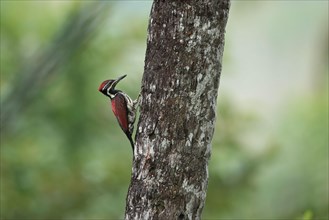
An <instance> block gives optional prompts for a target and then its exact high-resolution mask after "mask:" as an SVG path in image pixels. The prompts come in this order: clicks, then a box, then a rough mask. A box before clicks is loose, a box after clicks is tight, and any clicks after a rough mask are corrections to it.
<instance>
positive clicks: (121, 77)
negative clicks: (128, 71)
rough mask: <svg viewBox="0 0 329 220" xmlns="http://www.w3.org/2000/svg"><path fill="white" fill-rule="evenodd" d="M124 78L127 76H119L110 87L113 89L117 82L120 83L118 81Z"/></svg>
mask: <svg viewBox="0 0 329 220" xmlns="http://www.w3.org/2000/svg"><path fill="white" fill-rule="evenodd" d="M126 76H127V75H123V76H120V77H119V78H117V79H116V80H115V81H114V83H113V85H112V87H113V88H115V86H116V85H117V84H118V82H120V80H122V79H123V78H125V77H126Z"/></svg>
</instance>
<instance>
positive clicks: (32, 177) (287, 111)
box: [0, 1, 328, 219]
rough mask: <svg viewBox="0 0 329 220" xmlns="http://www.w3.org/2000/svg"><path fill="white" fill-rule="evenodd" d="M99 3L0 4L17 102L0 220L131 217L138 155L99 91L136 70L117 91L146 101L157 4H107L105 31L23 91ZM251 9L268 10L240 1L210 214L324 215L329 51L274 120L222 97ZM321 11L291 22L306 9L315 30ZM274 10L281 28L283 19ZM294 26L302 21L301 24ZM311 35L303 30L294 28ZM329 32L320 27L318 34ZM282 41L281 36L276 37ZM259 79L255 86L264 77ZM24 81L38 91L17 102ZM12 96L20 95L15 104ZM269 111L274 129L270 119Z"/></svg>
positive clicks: (5, 143)
mask: <svg viewBox="0 0 329 220" xmlns="http://www.w3.org/2000/svg"><path fill="white" fill-rule="evenodd" d="M97 4H100V3H98V2H85V1H82V2H78V1H48V2H46V1H26V2H25V1H1V21H0V23H1V35H0V36H1V51H0V54H1V57H0V62H1V69H0V71H1V82H0V85H1V104H2V106H1V108H2V109H3V108H6V106H4V105H9V104H10V105H12V106H14V107H15V106H19V108H18V109H15V108H14V107H13V109H15V114H13V116H14V117H13V118H12V119H11V123H9V124H8V125H6V126H5V127H3V129H2V130H1V197H0V198H1V213H0V214H1V216H0V217H1V219H18V218H20V219H24V218H30V219H37V218H38V219H72V218H74V219H93V218H95V219H122V218H123V216H124V210H125V197H126V193H127V189H128V186H129V181H130V172H131V160H132V155H131V149H130V147H129V142H128V141H127V140H126V138H125V136H124V134H123V133H122V132H121V130H120V128H119V127H118V125H117V123H116V120H115V118H114V117H113V115H112V113H111V109H110V106H109V104H108V103H107V102H108V100H107V99H106V98H105V97H103V95H101V94H100V93H99V92H98V91H97V88H98V85H99V83H100V82H102V81H103V80H105V79H108V78H113V77H117V76H119V75H122V74H128V77H127V78H126V79H125V81H124V83H122V84H121V85H119V86H120V88H121V89H124V90H125V91H127V93H128V94H130V95H131V96H132V97H136V96H137V94H138V89H139V88H140V81H141V77H142V72H143V63H144V62H143V61H144V55H145V47H146V34H147V22H148V15H149V11H150V7H151V2H150V1H136V2H132V1H127V2H115V1H110V2H107V3H106V4H105V5H106V6H105V5H102V7H104V8H103V10H105V11H106V15H107V16H104V17H103V20H101V22H99V20H98V23H97V28H96V29H95V30H94V31H93V32H92V33H89V34H90V35H88V37H87V39H86V40H84V41H83V43H81V45H80V46H79V47H78V48H77V49H76V51H75V53H72V54H70V55H69V56H68V57H67V58H65V62H64V61H63V62H61V63H60V64H61V65H57V66H55V67H54V69H52V74H49V75H47V77H44V78H41V79H42V80H40V83H33V82H34V81H33V80H32V81H29V83H28V84H27V85H26V84H24V82H25V81H24V79H26V78H27V77H28V76H26V75H27V72H26V70H27V69H29V67H30V65H32V64H33V65H37V64H38V63H40V62H42V59H40V57H42V55H43V54H46V53H47V51H49V50H50V49H49V48H52V49H53V50H56V47H52V46H53V44H54V42H56V39H58V36H64V39H65V35H63V34H65V33H66V32H65V30H66V29H65V27H67V26H68V24H69V23H70V22H71V21H72V20H73V18H74V17H75V16H77V14H79V13H80V15H81V16H83V13H87V12H88V10H85V9H86V8H87V9H88V8H89V7H95V5H97ZM289 4H290V3H289ZM323 4H325V3H323ZM250 5H253V6H254V7H261V8H262V9H263V10H265V9H266V8H267V7H268V5H267V3H261V2H254V3H253V4H247V5H246V4H245V3H242V2H241V3H240V2H239V1H237V2H234V4H233V5H232V10H231V14H230V21H229V24H228V31H227V39H226V44H227V45H226V49H225V57H224V65H223V66H224V70H223V75H222V82H221V84H222V85H223V88H222V87H221V89H220V95H219V100H218V103H219V107H218V120H217V125H216V131H215V134H214V139H213V151H212V158H211V161H210V164H209V176H210V179H209V187H208V194H207V201H206V206H205V209H204V213H203V218H204V219H219V218H223V219H233V218H234V219H243V218H249V219H253V218H257V219H262V218H270V219H280V218H284V219H327V218H328V93H327V92H328V63H327V59H325V58H323V56H324V57H326V56H328V55H327V54H328V50H327V49H326V50H325V51H324V52H323V51H322V49H323V45H322V44H319V45H318V46H319V47H318V48H316V49H315V52H314V51H313V52H314V53H315V54H316V55H315V59H314V61H313V62H314V66H316V68H312V70H310V72H311V74H310V77H309V79H308V83H307V84H306V87H305V86H304V87H302V89H300V90H299V92H298V93H297V94H296V93H294V92H292V93H291V94H290V93H289V94H285V99H284V100H283V101H282V102H281V103H280V105H278V106H279V107H278V110H276V111H275V114H273V111H272V112H271V111H268V110H266V111H265V110H264V112H265V113H264V112H263V113H260V112H258V111H256V110H255V109H257V106H255V105H253V104H252V103H249V107H247V108H246V107H245V106H244V105H241V104H240V103H239V102H235V101H234V98H233V97H234V95H232V94H230V92H227V91H226V90H225V84H229V83H230V80H229V76H230V75H229V74H232V75H234V72H235V71H234V66H235V65H236V63H237V60H236V57H234V49H235V48H234V46H235V44H236V41H235V42H231V41H233V40H232V39H233V37H232V38H230V35H229V33H232V32H234V30H240V26H238V25H236V24H238V23H236V22H235V21H236V20H239V19H240V20H241V17H239V16H245V14H246V13H247V12H246V11H247V9H248V8H249V7H250ZM284 6H285V3H282V7H284ZM294 7H295V6H294ZM314 7H315V6H314ZM321 7H322V6H321ZM315 8H316V7H315ZM313 9H314V8H311V9H310V10H308V6H307V5H304V6H303V7H302V8H301V9H300V10H298V8H297V9H296V13H295V14H293V15H292V17H293V20H295V21H297V20H298V19H299V18H300V17H301V12H302V13H305V12H307V13H306V14H307V15H316V16H315V18H314V19H313V20H311V21H310V20H307V22H303V21H301V23H298V24H300V25H301V27H304V26H303V25H306V27H309V26H308V25H312V24H313V23H312V22H317V21H319V20H321V19H322V17H323V16H322V17H321V16H320V15H319V14H320V13H319V12H318V11H313ZM267 10H270V12H272V14H271V13H270V15H272V18H271V21H272V22H275V19H274V18H273V16H274V15H275V12H273V11H272V9H267ZM326 16H328V14H326ZM324 17H325V16H324ZM284 18H285V19H286V20H289V18H290V17H289V16H286V17H284ZM234 19H235V20H234ZM257 19H258V20H260V23H262V21H261V19H259V18H257ZM282 19H283V18H282ZM317 19H318V20H317ZM77 21H79V19H78V20H77ZM88 21H89V20H88ZM90 22H91V23H92V20H90ZM86 24H87V23H86ZM288 24H289V25H292V26H293V25H294V23H293V21H291V22H290V23H288ZM268 25H269V26H271V24H268ZM273 26H275V25H273ZM86 27H87V26H86ZM327 30H328V29H327ZM66 31H67V30H66ZM71 31H72V33H75V32H74V31H77V34H78V35H77V36H75V37H77V39H78V38H79V37H82V36H79V33H80V32H79V30H71ZM278 31H279V30H277V31H276V32H275V33H276V34H277V35H280V36H281V38H282V39H284V37H285V34H284V31H286V30H285V29H282V33H278ZM302 31H303V28H298V31H297V32H298V33H299V34H300V32H302ZM307 31H308V29H307V28H305V30H304V32H305V33H306V32H307ZM304 32H302V34H303V33H304ZM327 32H328V31H327ZM327 32H326V31H324V32H321V31H319V32H318V35H321V34H327ZM85 34H86V33H85ZM318 35H316V36H318ZM282 36H283V37H282ZM73 37H74V36H73ZM272 37H273V36H272ZM290 37H291V36H290ZM327 37H328V36H325V37H324V39H325V40H327ZM318 39H322V38H321V36H320V37H319V38H318ZM273 41H278V40H277V38H276V37H273ZM73 42H75V41H73ZM279 42H280V41H279ZM305 42H307V41H305ZM281 46H284V47H286V46H287V44H286V43H284V44H283V45H281ZM241 48H242V47H241ZM275 50H277V49H275ZM310 50H311V49H310ZM261 52H262V51H261V49H260V52H259V53H261ZM255 53H257V51H256V52H255ZM274 53H275V52H274ZM323 54H325V55H323ZM296 56H297V55H296ZM245 59H247V58H245ZM279 60H280V58H278V62H279ZM51 62H52V60H49V63H51ZM296 64H297V63H296ZM232 69H233V71H232ZM254 69H255V70H257V68H256V67H254ZM28 73H29V72H28ZM24 74H25V75H24ZM29 74H31V73H29ZM32 74H36V76H37V74H38V73H32ZM235 74H238V71H236V72H235ZM226 75H228V76H227V78H225V77H226ZM239 77H240V78H245V77H246V76H244V75H243V74H242V75H241V74H240V76H239ZM32 79H33V78H32ZM252 80H253V81H254V82H255V84H254V85H253V86H257V82H258V78H253V79H252ZM31 82H32V83H31ZM292 84H299V81H298V80H296V81H294V82H292ZM17 85H23V86H26V88H27V89H33V90H35V92H34V93H31V95H30V96H29V97H28V99H27V100H28V102H26V101H25V102H24V104H19V103H20V102H22V101H24V100H21V99H20V98H21V97H24V96H21V94H17V93H15V91H17V90H16V89H17V87H16V86H17ZM222 85H221V86H222ZM233 85H235V88H236V91H238V90H239V89H240V88H239V87H238V86H237V85H239V84H238V83H237V82H233ZM309 87H310V88H309ZM303 91H304V92H303ZM10 94H14V95H15V96H13V98H12V99H9V100H8V98H7V97H11V96H10ZM264 94H265V96H266V99H269V100H270V99H273V100H274V99H275V97H274V95H273V93H271V92H268V93H266V91H264ZM279 96H280V94H279ZM15 103H16V104H15ZM250 106H251V107H250ZM252 107H254V108H252ZM262 114H265V115H268V116H269V118H271V119H272V121H270V122H268V121H266V119H264V116H263V115H262ZM3 117H6V115H3V112H2V111H1V122H2V123H3V120H4V118H3ZM265 118H266V117H265ZM265 131H266V132H265ZM257 146H258V147H257ZM259 146H261V147H260V148H259Z"/></svg>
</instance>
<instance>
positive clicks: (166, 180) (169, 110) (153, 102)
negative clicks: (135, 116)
mask: <svg viewBox="0 0 329 220" xmlns="http://www.w3.org/2000/svg"><path fill="white" fill-rule="evenodd" d="M229 5H230V2H229V0H203V1H201V0H199V1H197V0H191V1H182V0H177V1H160V0H156V1H154V3H153V6H152V11H151V16H150V21H149V28H148V40H147V51H146V58H145V69H144V76H143V81H142V93H141V95H142V101H141V108H140V111H141V114H140V118H139V123H138V126H137V132H136V147H135V152H134V161H133V169H132V177H131V185H130V188H129V192H128V196H127V206H126V216H125V218H126V219H166V220H167V219H200V218H201V212H202V209H203V206H204V202H205V197H206V190H207V183H208V160H209V157H210V153H211V140H212V136H213V133H214V125H215V118H216V100H217V92H218V86H219V78H220V72H221V60H222V55H223V47H224V33H225V26H226V22H227V18H228V11H229Z"/></svg>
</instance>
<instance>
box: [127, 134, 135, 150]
mask: <svg viewBox="0 0 329 220" xmlns="http://www.w3.org/2000/svg"><path fill="white" fill-rule="evenodd" d="M126 135H127V137H128V139H129V141H130V144H131V148H132V149H133V152H134V148H135V145H134V140H133V138H132V137H131V135H130V134H126Z"/></svg>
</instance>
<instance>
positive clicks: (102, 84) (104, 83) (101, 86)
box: [98, 80, 110, 92]
mask: <svg viewBox="0 0 329 220" xmlns="http://www.w3.org/2000/svg"><path fill="white" fill-rule="evenodd" d="M109 81H110V80H105V81H104V82H102V83H101V85H100V86H99V88H98V91H100V92H101V91H102V90H103V88H104V86H105V85H106V84H107V83H108V82H109Z"/></svg>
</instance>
